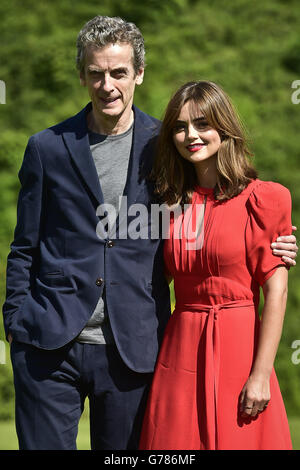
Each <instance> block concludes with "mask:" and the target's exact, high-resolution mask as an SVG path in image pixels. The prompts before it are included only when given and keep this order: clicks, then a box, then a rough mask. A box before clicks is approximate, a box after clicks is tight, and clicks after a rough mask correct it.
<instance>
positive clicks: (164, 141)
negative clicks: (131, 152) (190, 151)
mask: <svg viewBox="0 0 300 470" xmlns="http://www.w3.org/2000/svg"><path fill="white" fill-rule="evenodd" d="M188 101H189V102H190V104H191V107H190V110H191V113H192V114H193V115H194V117H195V118H196V117H199V114H203V115H204V117H205V119H206V120H207V122H208V125H209V126H211V127H212V128H214V129H216V130H217V131H218V132H219V135H220V137H221V145H220V148H219V150H218V154H217V173H218V177H217V185H216V188H215V189H216V191H215V194H216V198H217V199H218V200H225V199H230V198H232V197H234V196H236V195H237V194H239V193H240V192H241V191H242V190H243V189H244V188H245V187H247V185H248V184H249V182H250V181H251V179H256V178H257V172H256V170H255V169H254V168H253V166H252V165H251V163H250V158H251V152H250V151H249V149H248V146H247V143H246V138H245V132H244V131H243V126H242V124H241V121H240V119H239V117H238V114H237V112H236V111H235V110H234V107H233V105H232V103H231V102H230V99H229V98H228V96H227V95H226V94H225V92H224V91H223V90H222V88H220V87H219V86H218V85H216V84H215V83H213V82H209V81H199V82H188V83H186V84H185V85H183V86H182V87H181V88H179V90H178V91H177V92H176V93H175V94H174V96H173V97H172V98H171V100H170V102H169V104H168V106H167V109H166V112H165V116H164V119H163V123H162V127H161V132H160V135H159V138H158V145H157V153H156V158H155V161H154V166H153V171H152V174H151V176H152V178H153V179H154V180H155V187H156V194H157V195H158V197H159V199H160V200H161V201H163V202H165V203H167V204H169V205H173V204H178V203H180V204H185V203H189V202H190V201H191V197H192V194H193V191H194V188H195V186H196V185H197V184H198V183H197V178H196V172H195V169H194V165H193V164H192V163H190V162H189V161H187V160H185V159H184V158H183V157H181V155H180V154H179V153H178V151H177V149H176V147H175V145H174V142H173V134H174V127H175V124H176V121H177V119H178V116H179V114H180V111H181V109H182V107H183V106H184V105H185V103H187V102H188Z"/></svg>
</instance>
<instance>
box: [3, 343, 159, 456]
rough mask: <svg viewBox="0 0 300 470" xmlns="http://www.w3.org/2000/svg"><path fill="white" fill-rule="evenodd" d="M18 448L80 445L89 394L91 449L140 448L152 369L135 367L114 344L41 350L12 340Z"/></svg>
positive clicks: (33, 448) (70, 345) (77, 345)
mask: <svg viewBox="0 0 300 470" xmlns="http://www.w3.org/2000/svg"><path fill="white" fill-rule="evenodd" d="M11 359H12V364H13V371H14V382H15V395H16V429H17V434H18V439H19V447H20V449H28V450H29V449H32V450H47V449H59V450H72V449H76V437H77V432H78V422H79V419H80V416H81V413H82V411H83V406H84V401H85V398H86V397H88V398H89V403H90V435H91V447H92V449H108V450H123V449H136V448H137V447H138V440H139V434H140V428H141V424H142V419H143V414H144V409H145V402H146V398H147V392H148V388H149V384H150V381H151V378H152V374H140V373H136V372H133V371H132V370H130V369H129V368H127V366H126V365H125V364H124V362H123V361H122V359H121V358H120V356H119V353H118V351H117V349H116V347H115V346H114V345H92V344H80V343H76V342H74V343H70V344H69V345H67V346H65V347H63V348H60V349H57V350H51V351H49V350H42V349H38V348H35V347H33V346H30V345H26V344H23V343H18V342H14V341H13V342H12V345H11Z"/></svg>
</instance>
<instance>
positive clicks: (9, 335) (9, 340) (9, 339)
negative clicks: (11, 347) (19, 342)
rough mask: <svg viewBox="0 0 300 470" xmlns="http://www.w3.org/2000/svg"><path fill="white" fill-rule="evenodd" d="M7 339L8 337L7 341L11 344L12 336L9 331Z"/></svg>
mask: <svg viewBox="0 0 300 470" xmlns="http://www.w3.org/2000/svg"><path fill="white" fill-rule="evenodd" d="M7 339H8V342H9V344H11V343H12V340H13V338H12V335H11V334H10V333H8V335H7Z"/></svg>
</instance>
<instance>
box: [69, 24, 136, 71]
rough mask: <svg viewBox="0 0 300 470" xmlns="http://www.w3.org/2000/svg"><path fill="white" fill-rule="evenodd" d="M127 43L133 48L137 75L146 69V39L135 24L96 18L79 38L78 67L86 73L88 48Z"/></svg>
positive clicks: (84, 28) (81, 32)
mask: <svg viewBox="0 0 300 470" xmlns="http://www.w3.org/2000/svg"><path fill="white" fill-rule="evenodd" d="M116 43H127V44H131V46H132V48H133V67H134V71H135V73H136V74H137V73H138V71H139V70H140V68H143V67H145V47H144V38H143V36H142V34H141V32H140V30H139V29H138V28H137V26H136V25H135V24H134V23H128V22H126V21H125V20H123V19H122V18H119V17H110V16H95V18H93V19H91V20H90V21H88V22H87V23H86V24H85V25H84V27H83V28H82V30H81V31H80V33H79V34H78V37H77V58H76V66H77V69H78V70H79V71H80V73H83V72H84V65H85V52H86V48H87V47H88V46H94V47H99V48H101V47H104V46H106V45H107V44H116Z"/></svg>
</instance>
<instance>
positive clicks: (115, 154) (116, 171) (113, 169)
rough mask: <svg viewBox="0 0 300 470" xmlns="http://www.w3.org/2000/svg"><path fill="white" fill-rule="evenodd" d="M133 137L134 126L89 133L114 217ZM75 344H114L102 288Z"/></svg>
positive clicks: (104, 190) (126, 170)
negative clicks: (113, 132)
mask: <svg viewBox="0 0 300 470" xmlns="http://www.w3.org/2000/svg"><path fill="white" fill-rule="evenodd" d="M132 135H133V125H132V126H131V127H130V128H129V129H128V130H127V131H126V132H124V133H123V134H117V135H101V134H96V133H94V132H90V133H89V141H90V148H91V153H92V157H93V159H94V162H95V166H96V170H97V173H98V177H99V180H100V185H101V189H102V193H103V198H104V203H105V204H111V205H112V206H113V207H114V208H115V211H116V214H118V211H119V198H120V196H122V195H123V192H124V188H125V184H126V179H127V172H128V164H129V158H130V153H131V146H132ZM95 230H96V227H95ZM104 282H105V280H104ZM77 341H78V342H80V343H90V344H106V343H112V342H113V341H114V340H113V335H112V332H111V328H110V324H109V319H108V315H107V309H106V302H105V284H104V289H103V295H102V296H101V297H100V298H99V301H98V303H97V306H96V308H95V310H94V312H93V314H92V316H91V318H90V319H89V321H88V323H87V324H86V326H85V328H84V329H83V330H82V331H81V333H80V334H79V336H78V337H77Z"/></svg>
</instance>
